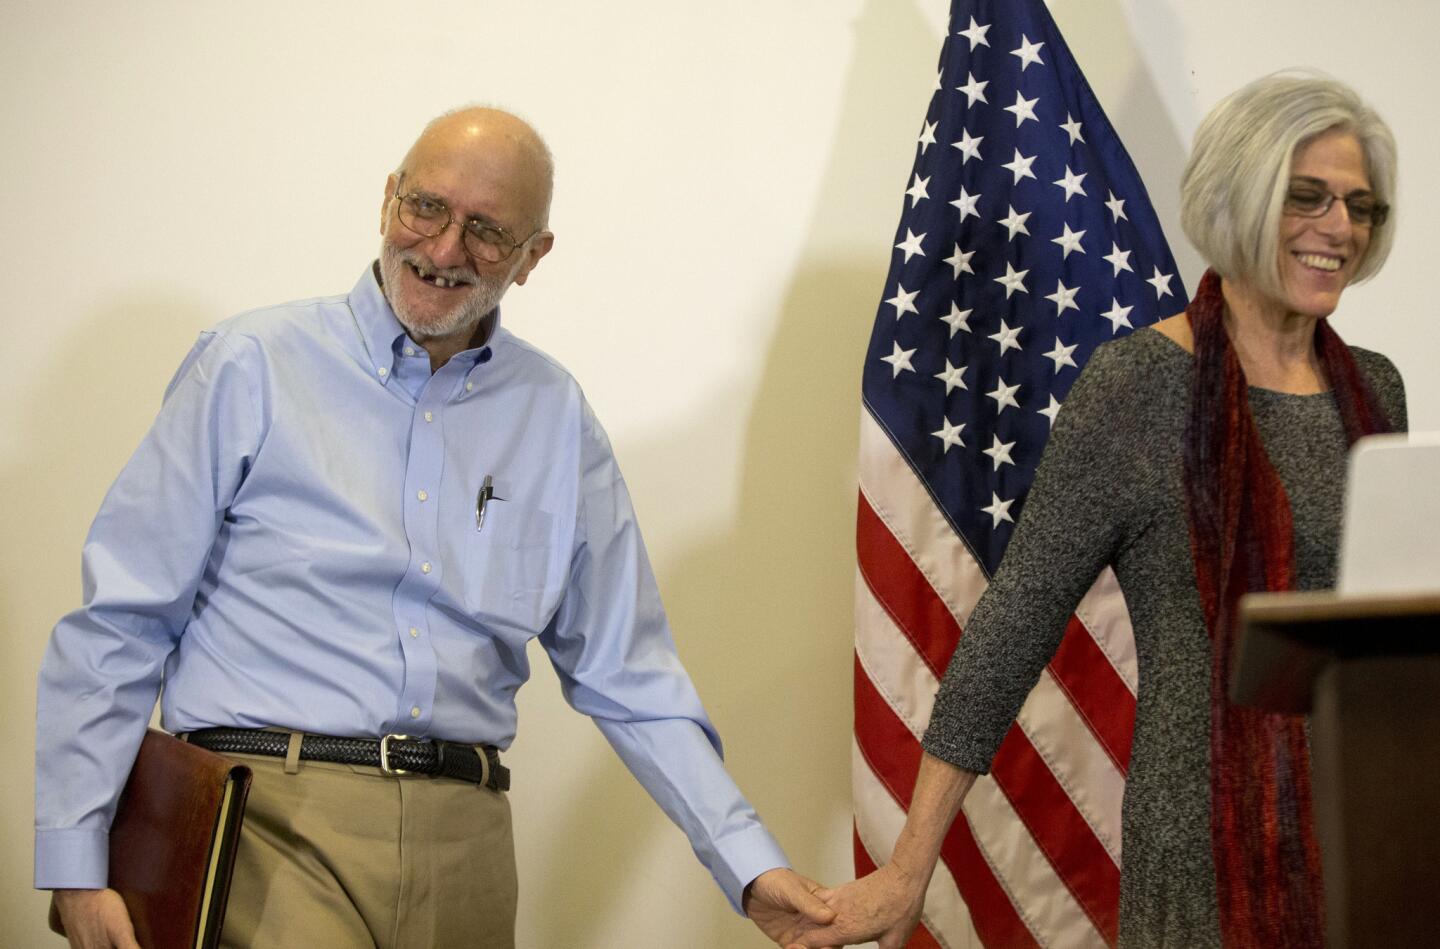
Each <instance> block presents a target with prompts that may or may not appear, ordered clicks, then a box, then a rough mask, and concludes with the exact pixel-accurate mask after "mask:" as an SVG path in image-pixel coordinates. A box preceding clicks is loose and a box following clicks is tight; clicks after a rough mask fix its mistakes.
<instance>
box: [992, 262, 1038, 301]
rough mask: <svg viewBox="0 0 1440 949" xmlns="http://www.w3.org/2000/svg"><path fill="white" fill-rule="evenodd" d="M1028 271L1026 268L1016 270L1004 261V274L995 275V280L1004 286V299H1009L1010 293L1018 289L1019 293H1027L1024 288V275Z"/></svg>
mask: <svg viewBox="0 0 1440 949" xmlns="http://www.w3.org/2000/svg"><path fill="white" fill-rule="evenodd" d="M1028 273H1030V271H1028V270H1016V269H1015V268H1014V267H1012V266H1011V265H1010V262H1009V261H1008V260H1007V261H1006V262H1005V276H1003V277H996V278H995V282H996V283H998V284H1002V285H1004V287H1005V299H1007V300H1008V299H1010V294H1012V293H1014V292H1015V291H1016V290H1019V291H1020V292H1021V293H1029V292H1030V291H1029V290H1027V289H1025V276H1026V275H1027V274H1028Z"/></svg>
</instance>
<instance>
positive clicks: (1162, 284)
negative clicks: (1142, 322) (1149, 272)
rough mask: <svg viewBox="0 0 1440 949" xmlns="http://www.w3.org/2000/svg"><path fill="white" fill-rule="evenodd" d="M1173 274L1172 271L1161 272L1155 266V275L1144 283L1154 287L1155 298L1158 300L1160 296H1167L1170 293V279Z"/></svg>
mask: <svg viewBox="0 0 1440 949" xmlns="http://www.w3.org/2000/svg"><path fill="white" fill-rule="evenodd" d="M1174 276H1175V275H1174V274H1173V273H1161V272H1160V268H1159V267H1156V268H1155V276H1153V277H1151V278H1150V279H1149V280H1146V281H1145V282H1146V283H1148V284H1150V286H1152V287H1154V288H1155V299H1156V300H1160V299H1161V298H1162V297H1168V296H1171V295H1172V294H1171V293H1170V281H1171V279H1172V278H1174Z"/></svg>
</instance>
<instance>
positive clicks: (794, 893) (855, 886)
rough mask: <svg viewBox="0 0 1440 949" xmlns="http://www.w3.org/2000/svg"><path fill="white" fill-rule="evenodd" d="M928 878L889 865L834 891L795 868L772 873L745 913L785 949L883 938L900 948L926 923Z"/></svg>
mask: <svg viewBox="0 0 1440 949" xmlns="http://www.w3.org/2000/svg"><path fill="white" fill-rule="evenodd" d="M928 883H929V880H928V874H927V875H925V876H924V877H922V876H920V875H917V874H914V873H909V872H906V870H905V869H904V868H903V867H900V866H898V865H897V864H895V863H888V864H886V865H884V866H882V867H880V869H878V870H876V871H875V872H874V873H871V874H869V875H868V876H864V877H861V878H860V879H858V880H855V881H854V882H851V883H847V884H845V885H844V886H840V887H836V888H833V889H832V888H829V887H824V886H821V885H820V884H818V883H816V882H815V881H814V880H810V879H807V878H806V877H803V876H800V875H799V874H797V873H794V872H793V871H791V870H770V871H768V872H766V873H762V874H761V875H760V876H758V877H756V878H755V881H754V882H753V883H752V884H751V885H750V886H749V887H748V888H747V889H746V892H745V912H746V913H747V914H748V915H749V916H750V918H751V919H752V920H754V922H755V925H756V926H759V927H760V929H761V931H762V932H764V933H765V935H766V936H769V937H770V938H771V939H773V940H775V942H776V944H777V945H781V946H784V947H785V949H831V947H837V946H848V945H853V944H855V943H862V942H869V941H870V940H878V941H879V945H880V949H900V947H901V946H903V945H904V944H905V941H906V940H907V939H908V938H909V937H910V933H911V931H913V930H914V929H915V924H916V923H918V922H919V921H920V910H921V908H922V907H923V906H924V903H925V887H926V886H927V885H928Z"/></svg>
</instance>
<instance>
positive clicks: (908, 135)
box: [521, 0, 939, 949]
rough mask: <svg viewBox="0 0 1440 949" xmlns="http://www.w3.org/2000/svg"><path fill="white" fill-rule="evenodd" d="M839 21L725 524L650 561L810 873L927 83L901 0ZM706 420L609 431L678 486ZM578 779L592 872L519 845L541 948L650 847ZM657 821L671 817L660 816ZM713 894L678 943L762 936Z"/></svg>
mask: <svg viewBox="0 0 1440 949" xmlns="http://www.w3.org/2000/svg"><path fill="white" fill-rule="evenodd" d="M854 30H855V41H854V55H853V62H852V65H851V68H850V71H849V74H848V76H847V79H846V85H845V90H844V93H843V96H842V100H841V101H842V102H843V103H844V105H843V111H842V113H841V115H840V120H839V124H838V126H837V128H836V133H835V137H834V139H833V141H832V142H831V143H830V144H829V146H828V152H829V161H828V165H826V170H825V173H824V178H823V181H822V183H821V187H820V189H819V191H818V203H817V205H816V208H815V211H814V215H813V218H812V221H811V223H810V227H809V230H808V237H807V239H806V244H805V249H804V251H803V252H802V257H801V262H800V264H799V268H798V270H797V271H796V273H795V274H794V275H793V277H792V278H791V280H790V284H789V286H788V288H787V291H786V293H785V295H784V297H783V299H782V302H781V303H780V307H779V311H778V312H777V313H776V314H775V318H774V324H775V326H776V331H775V335H774V336H773V337H772V338H771V340H770V342H769V346H768V349H767V350H766V351H765V353H764V370H763V374H762V377H761V380H760V384H759V388H758V391H757V394H756V399H755V403H754V405H753V407H752V409H751V413H750V419H749V422H748V426H747V431H746V435H745V441H744V449H743V450H744V457H743V461H742V466H741V471H742V473H741V479H742V481H741V489H740V499H739V512H738V516H737V518H736V521H735V523H734V524H733V526H732V529H731V530H730V531H729V533H726V534H722V535H720V536H717V537H714V538H712V539H711V540H710V541H709V542H708V543H706V544H704V545H701V546H698V547H696V548H694V549H692V550H690V551H688V552H686V553H684V554H682V555H680V556H674V557H670V558H668V561H667V563H665V564H664V565H662V573H661V575H660V577H659V581H660V588H661V591H662V593H663V594H664V598H665V603H666V606H667V609H668V612H669V615H670V619H671V623H672V625H673V627H674V629H675V630H676V636H677V641H678V645H679V648H680V651H681V655H682V657H683V658H684V660H685V663H686V666H687V668H689V670H690V672H691V674H692V675H693V676H694V677H695V679H696V682H697V685H698V687H699V689H700V692H701V696H702V698H704V699H705V700H706V705H707V708H708V710H709V711H710V713H711V716H712V717H713V718H714V720H715V722H716V725H717V726H718V727H719V729H720V732H721V735H722V736H723V737H724V738H725V740H726V749H727V760H728V763H729V766H730V770H731V773H732V774H733V775H734V777H735V779H736V781H737V783H738V784H739V785H740V787H741V788H742V789H743V790H744V791H745V792H746V794H747V796H748V797H749V798H750V800H751V803H752V804H754V805H755V807H756V809H757V810H758V811H759V812H760V814H761V816H762V817H763V818H764V819H765V822H766V824H767V825H768V826H769V828H770V829H771V831H772V832H773V833H774V834H775V835H776V836H777V837H778V838H779V839H780V842H781V845H782V846H783V847H784V848H785V850H786V853H787V854H788V855H789V857H790V859H791V860H792V861H793V862H794V864H795V866H796V867H797V869H799V870H800V871H801V872H802V873H809V874H811V875H819V874H820V872H821V871H820V870H819V869H818V865H819V863H820V861H821V859H822V855H823V854H825V853H834V852H835V851H836V850H837V849H840V850H842V851H845V852H848V847H847V844H846V841H847V840H848V836H849V828H850V782H849V766H850V765H849V763H850V730H851V729H850V722H851V683H850V675H851V669H852V666H853V658H852V657H853V603H854V592H853V584H854V562H855V559H854V549H855V542H854V516H855V514H854V512H855V498H856V491H857V488H856V480H855V477H856V475H855V472H856V461H855V457H856V449H857V431H858V418H859V415H858V413H859V411H860V403H859V393H860V362H861V358H862V356H863V354H864V350H865V345H866V342H867V341H868V339H869V335H870V328H871V324H872V323H873V321H874V318H875V312H876V307H877V305H878V304H879V301H880V298H881V290H882V284H883V282H884V279H885V273H886V270H887V268H888V265H889V257H888V253H889V251H890V245H891V244H892V243H893V240H892V239H891V237H890V235H891V233H893V230H894V226H895V223H894V222H895V221H896V219H897V217H896V216H897V215H898V213H899V211H900V201H901V200H902V197H903V195H902V192H903V190H904V181H903V176H904V175H905V174H906V172H907V171H908V168H909V162H910V160H911V156H912V155H913V151H912V149H913V147H914V142H915V140H916V136H917V134H918V130H919V122H920V118H921V117H922V111H923V107H924V101H923V99H922V98H920V96H923V95H928V92H926V87H925V86H924V85H923V84H922V85H920V86H918V87H915V91H916V92H917V93H918V94H919V95H917V96H907V95H905V94H904V86H905V83H904V82H897V77H900V78H902V79H904V78H906V77H911V76H914V75H915V72H916V63H917V62H921V63H926V64H931V63H934V62H935V61H936V58H937V57H938V54H939V45H938V43H937V41H936V37H935V35H934V33H933V31H932V29H931V28H930V27H929V25H928V24H927V22H926V20H925V19H924V18H923V17H922V16H921V14H920V11H919V10H918V9H917V8H916V6H915V5H914V4H912V3H903V4H896V3H893V2H892V3H882V2H880V0H871V2H870V3H867V4H866V5H865V7H864V9H863V10H862V12H861V14H860V16H859V17H858V18H857V20H856V21H855V24H854ZM929 69H930V66H929V65H925V66H923V67H921V72H922V73H924V72H926V71H928V70H929ZM922 82H923V80H922ZM912 85H913V84H912ZM901 100H903V101H901ZM797 108H803V103H801V104H797ZM760 210H762V209H757V212H758V211H760ZM783 212H784V209H780V211H779V212H778V213H783ZM877 220H878V221H883V222H885V223H884V224H883V229H882V230H881V231H880V232H878V233H877V232H876V231H875V230H874V229H873V228H872V227H871V226H870V222H874V221H877ZM757 355H758V354H757ZM724 396H725V394H724V393H720V394H718V397H717V398H716V399H715V400H714V402H713V403H712V404H713V405H714V406H715V409H714V418H715V419H716V420H720V419H721V417H722V416H723V415H724V414H725V413H726V412H727V411H729V410H728V408H727V404H728V403H729V400H728V399H726V398H725V397H724ZM716 424H717V425H718V424H719V421H717V422H716ZM711 427H712V425H711V419H707V418H705V417H703V416H702V417H698V418H695V419H693V420H691V422H690V423H689V424H686V425H684V426H681V427H679V428H678V429H676V430H674V431H668V432H665V433H662V434H659V435H657V437H654V438H652V439H648V440H646V441H644V442H639V443H636V442H634V441H630V442H627V443H626V444H623V445H618V446H617V455H618V456H619V459H620V462H621V465H622V467H629V466H636V467H637V468H638V467H640V466H647V467H649V468H656V469H666V468H668V469H669V470H672V471H673V472H674V473H675V479H676V487H675V489H674V491H673V492H669V495H670V498H671V499H672V500H673V501H676V502H679V501H682V500H683V497H684V488H683V479H684V474H685V471H686V470H687V468H688V467H689V466H690V465H692V464H694V463H695V460H696V459H700V458H704V457H705V456H706V454H707V446H706V434H705V433H706V431H707V430H708V429H709V428H711ZM707 680H708V681H709V682H718V681H722V680H724V681H728V682H735V681H737V680H743V681H744V682H745V686H744V688H743V689H741V688H737V687H735V686H733V685H732V686H730V687H729V688H727V689H726V690H725V696H724V699H728V701H725V700H724V699H721V700H719V701H717V693H718V692H719V691H720V690H718V689H716V688H713V687H710V688H707V685H706V683H707ZM522 733H523V727H522ZM523 740H524V739H523V737H522V741H523ZM606 769H607V770H608V765H607V766H606ZM597 770H598V769H597ZM597 777H598V774H597ZM577 784H579V785H581V786H579V787H577V788H576V794H575V796H574V798H573V799H572V801H571V806H570V807H568V808H567V810H566V812H565V813H564V814H557V815H553V818H552V819H553V821H555V822H557V823H558V824H559V825H561V827H562V828H563V829H561V830H560V831H559V832H557V833H554V834H553V836H552V837H551V838H550V839H552V840H554V841H556V842H557V843H559V842H565V841H584V842H585V843H584V850H585V851H586V853H588V854H596V855H602V860H603V866H604V869H603V870H600V869H597V866H596V864H595V863H594V862H592V861H591V860H590V859H585V860H576V859H574V854H573V853H568V854H567V853H566V852H563V851H562V850H560V849H558V848H557V849H556V850H555V851H553V852H551V853H546V854H544V855H543V856H540V855H523V854H522V855H521V859H522V860H532V859H533V860H538V861H539V862H540V863H541V864H543V865H545V866H547V867H553V868H554V870H553V872H551V873H549V874H547V876H546V878H545V884H544V885H545V888H546V889H547V890H549V891H551V892H553V893H555V894H565V898H564V899H563V900H549V899H545V897H544V896H543V895H540V894H535V893H528V894H525V895H524V896H522V899H524V900H527V901H528V900H532V899H537V898H538V899H541V900H542V901H544V902H545V905H546V906H547V911H546V912H545V913H544V914H543V915H540V916H538V917H536V919H535V923H536V925H534V926H533V927H532V928H531V929H530V931H529V932H528V933H526V934H525V941H528V942H530V943H531V944H533V945H536V946H562V945H594V944H595V943H594V942H593V939H594V938H595V936H594V934H596V933H603V932H607V931H610V927H609V925H608V924H607V922H606V920H607V909H608V908H609V907H611V906H613V905H614V904H615V902H616V901H617V900H618V896H619V894H620V893H621V892H623V891H624V890H626V889H627V887H631V886H633V885H634V881H633V878H632V877H631V872H632V871H634V870H635V869H636V867H637V864H638V861H639V860H641V859H642V855H643V854H644V852H645V850H646V847H645V844H644V842H643V841H638V840H636V839H635V838H634V835H633V831H634V828H635V826H636V825H635V824H634V823H630V822H629V821H628V820H627V817H629V818H633V819H634V820H644V819H645V815H644V814H642V813H640V812H641V810H642V809H643V807H645V806H648V805H646V804H644V803H643V802H641V803H640V804H638V805H635V804H632V802H634V801H635V800H636V795H624V794H613V793H609V792H608V791H607V788H610V789H613V785H607V783H606V782H605V781H601V780H596V781H594V782H577ZM622 797H624V798H625V800H623V801H622V800H620V798H622ZM627 812H628V813H627ZM597 815H605V817H604V818H603V819H599V818H597ZM650 826H659V825H655V824H653V823H652V824H651V825H650ZM664 832H665V833H675V831H674V830H673V829H672V828H670V827H669V826H668V825H665V826H664ZM837 834H839V835H842V840H840V841H839V846H838V848H837V841H836V840H835V839H834V837H835V835H837ZM844 872H846V873H847V874H848V873H849V872H850V871H849V870H848V866H847V868H846V869H845V870H844ZM824 882H838V881H824ZM710 905H712V906H713V913H712V916H711V917H710V918H709V919H704V920H696V921H695V922H696V925H695V926H694V927H693V928H692V929H691V930H690V931H689V932H687V933H686V934H685V937H684V939H683V941H684V942H685V944H686V945H689V946H696V947H701V946H711V947H716V949H719V947H731V946H735V945H737V944H744V945H751V944H753V945H763V944H765V943H764V939H763V938H762V937H761V936H760V935H759V933H758V932H757V931H755V930H754V929H753V927H751V925H750V924H749V923H748V922H746V921H743V920H740V919H738V918H736V917H735V916H733V914H731V913H730V912H729V911H728V909H726V907H725V906H724V904H723V902H722V901H721V900H720V899H719V898H718V895H717V898H716V899H715V900H714V901H713V903H712V904H710ZM587 935H589V936H590V940H591V941H587Z"/></svg>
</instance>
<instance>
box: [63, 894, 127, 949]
mask: <svg viewBox="0 0 1440 949" xmlns="http://www.w3.org/2000/svg"><path fill="white" fill-rule="evenodd" d="M55 908H56V909H58V910H59V911H60V919H61V921H62V922H64V923H65V935H66V936H68V937H69V939H70V946H71V949H140V944H139V943H138V942H136V941H135V927H134V926H133V925H131V923H130V911H129V910H128V909H126V908H125V901H124V900H122V899H121V898H120V894H119V893H116V892H115V891H114V890H56V891H55Z"/></svg>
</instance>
